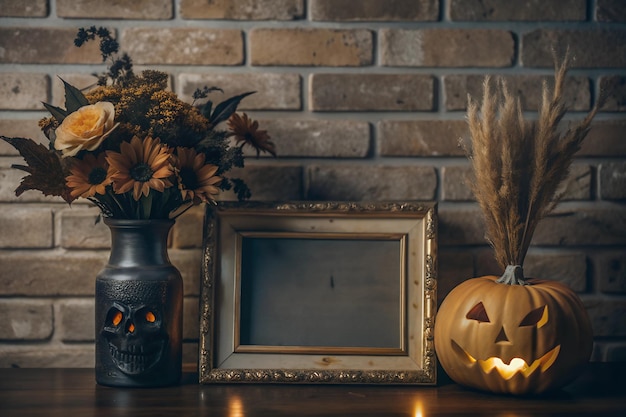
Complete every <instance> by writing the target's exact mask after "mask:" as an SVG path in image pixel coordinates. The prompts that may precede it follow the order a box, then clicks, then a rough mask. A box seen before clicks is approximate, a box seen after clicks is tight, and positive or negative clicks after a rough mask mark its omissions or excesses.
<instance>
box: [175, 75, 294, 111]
mask: <svg viewBox="0 0 626 417" xmlns="http://www.w3.org/2000/svg"><path fill="white" fill-rule="evenodd" d="M178 79H179V82H180V92H179V93H180V97H181V99H183V100H186V101H187V102H189V103H191V101H192V99H191V97H192V95H193V92H194V91H195V90H196V89H197V88H203V87H204V86H209V87H212V86H215V87H219V88H221V89H222V90H224V93H221V92H219V91H218V92H214V93H212V94H211V95H210V96H209V99H211V100H212V101H213V102H214V103H217V102H220V101H222V100H225V99H226V98H228V97H232V96H235V95H238V94H243V93H246V92H249V91H255V93H254V94H252V95H250V96H248V97H246V98H244V99H243V100H242V101H241V104H240V105H239V107H238V110H300V109H301V108H302V78H301V77H300V75H298V74H286V73H245V74H219V73H215V72H212V73H210V74H181V75H179V76H178Z"/></svg>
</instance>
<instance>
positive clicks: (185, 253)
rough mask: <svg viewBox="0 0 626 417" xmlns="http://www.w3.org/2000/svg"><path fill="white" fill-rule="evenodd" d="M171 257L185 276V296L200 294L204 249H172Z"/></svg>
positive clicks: (170, 251)
mask: <svg viewBox="0 0 626 417" xmlns="http://www.w3.org/2000/svg"><path fill="white" fill-rule="evenodd" d="M169 257H170V260H171V261H172V264H173V265H174V266H175V267H176V268H178V270H179V271H180V273H181V275H182V276H183V290H184V292H183V293H184V294H185V296H192V295H196V296H197V295H198V294H200V265H201V263H202V251H201V250H200V249H184V250H183V249H170V250H169Z"/></svg>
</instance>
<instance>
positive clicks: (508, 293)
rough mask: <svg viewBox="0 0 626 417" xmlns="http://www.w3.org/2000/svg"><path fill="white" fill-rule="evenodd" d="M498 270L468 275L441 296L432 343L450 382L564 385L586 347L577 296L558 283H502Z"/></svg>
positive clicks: (536, 388)
mask: <svg viewBox="0 0 626 417" xmlns="http://www.w3.org/2000/svg"><path fill="white" fill-rule="evenodd" d="M496 279H497V277H482V278H475V279H472V280H468V281H465V282H464V283H462V284H461V285H459V286H458V287H457V288H455V289H454V290H453V291H452V292H451V293H450V294H449V295H448V296H447V297H446V299H445V301H444V302H443V303H442V305H441V308H440V309H439V312H438V313H437V319H436V324H435V347H436V350H437V355H438V357H439V360H440V362H441V365H442V366H443V368H444V370H446V372H447V373H448V374H449V375H450V377H451V378H452V379H454V380H455V381H457V382H459V383H461V384H464V385H468V386H472V387H475V388H480V389H485V390H489V391H494V392H505V393H515V394H522V393H529V392H535V393H536V392H542V391H546V390H548V389H552V388H556V387H558V386H562V385H563V384H565V383H567V382H569V380H570V379H571V378H572V377H573V376H575V375H576V372H577V371H578V368H579V367H580V365H581V364H584V363H586V362H587V361H588V359H589V356H590V354H591V346H592V333H591V326H590V323H589V320H588V318H587V315H586V313H585V310H584V307H583V306H582V303H581V302H580V300H579V299H578V297H577V296H576V294H574V293H573V292H572V291H571V290H570V289H569V288H568V287H566V286H565V285H563V284H560V283H558V282H552V281H539V280H528V281H529V283H531V285H524V286H522V285H506V284H498V283H496V282H495V280H496Z"/></svg>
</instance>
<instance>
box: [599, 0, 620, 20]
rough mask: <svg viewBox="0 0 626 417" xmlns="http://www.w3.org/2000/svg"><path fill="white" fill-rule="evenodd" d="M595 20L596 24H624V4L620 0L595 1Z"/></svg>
mask: <svg viewBox="0 0 626 417" xmlns="http://www.w3.org/2000/svg"><path fill="white" fill-rule="evenodd" d="M596 19H597V20H598V22H611V23H618V22H626V3H624V2H623V1H622V0H597V1H596Z"/></svg>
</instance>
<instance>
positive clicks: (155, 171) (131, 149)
mask: <svg viewBox="0 0 626 417" xmlns="http://www.w3.org/2000/svg"><path fill="white" fill-rule="evenodd" d="M171 154H172V150H171V149H170V148H168V147H167V146H165V145H161V142H160V141H159V139H153V138H151V137H147V138H145V139H144V140H143V141H142V140H141V139H139V138H138V137H137V136H133V138H132V139H131V141H130V143H128V142H122V144H121V145H120V152H114V151H107V156H106V159H107V161H108V162H109V165H110V166H111V169H112V170H113V171H114V173H113V175H112V176H111V179H112V180H113V189H114V190H115V192H116V193H117V194H123V193H125V192H127V191H130V190H133V198H134V199H135V201H139V199H140V198H141V196H142V195H144V196H148V194H149V193H150V189H153V190H157V191H160V192H163V190H165V188H168V187H171V186H172V183H171V182H170V180H169V179H168V178H169V177H171V176H172V175H174V172H173V170H172V165H171V164H170V157H171Z"/></svg>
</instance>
